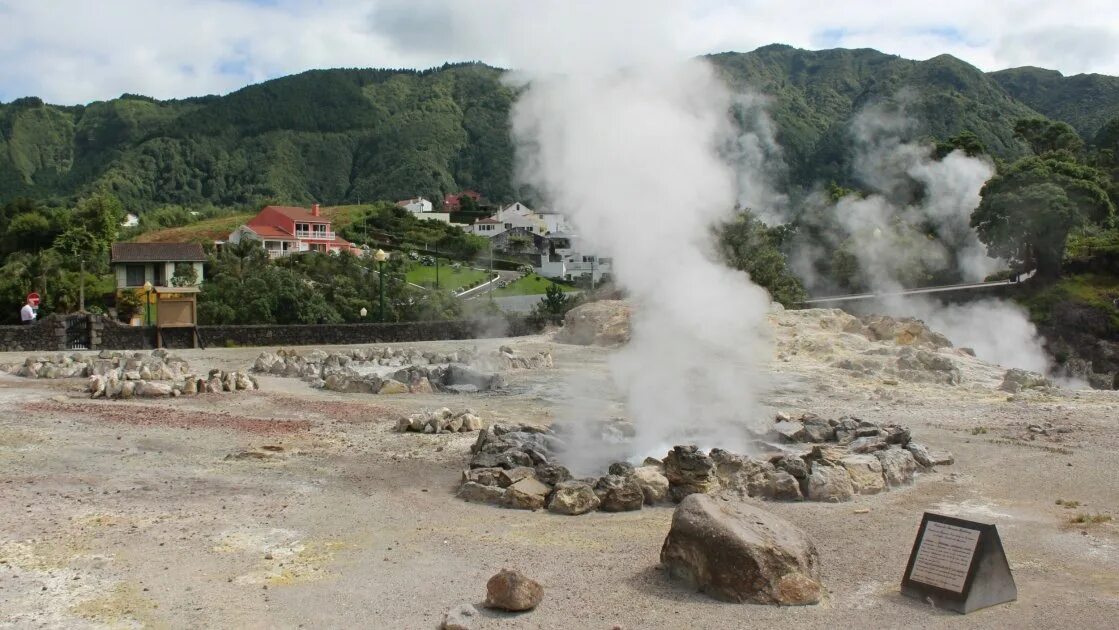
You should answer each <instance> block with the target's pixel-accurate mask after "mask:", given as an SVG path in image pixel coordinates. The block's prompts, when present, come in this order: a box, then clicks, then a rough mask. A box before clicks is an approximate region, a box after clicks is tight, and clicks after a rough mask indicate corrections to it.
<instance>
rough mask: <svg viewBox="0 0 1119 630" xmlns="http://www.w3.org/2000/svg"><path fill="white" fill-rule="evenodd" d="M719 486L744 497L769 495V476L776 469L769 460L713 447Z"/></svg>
mask: <svg viewBox="0 0 1119 630" xmlns="http://www.w3.org/2000/svg"><path fill="white" fill-rule="evenodd" d="M711 459H712V460H713V461H714V462H715V476H716V477H717V478H718V480H719V488H720V489H722V490H726V491H729V492H733V493H735V494H737V495H738V496H739V497H740V498H743V497H748V496H750V497H758V496H761V497H768V496H770V495H771V494H772V488H771V487H770V479H769V477H768V476H767V475H768V474H769V473H772V472H773V471H774V470H775V469H774V467H773V464H770V463H769V462H759V461H757V460H754V459H751V458H750V457H748V456H745V455H736V454H734V453H731V452H728V451H724V450H723V449H721V448H713V449H711Z"/></svg>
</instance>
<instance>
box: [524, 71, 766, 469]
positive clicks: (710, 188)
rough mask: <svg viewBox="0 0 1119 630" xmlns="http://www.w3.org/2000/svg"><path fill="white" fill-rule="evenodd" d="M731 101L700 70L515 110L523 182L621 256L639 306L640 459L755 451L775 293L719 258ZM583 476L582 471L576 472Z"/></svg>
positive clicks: (578, 86) (634, 362)
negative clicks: (716, 233) (677, 450)
mask: <svg viewBox="0 0 1119 630" xmlns="http://www.w3.org/2000/svg"><path fill="white" fill-rule="evenodd" d="M731 104H732V97H731V95H730V94H729V93H728V91H727V89H726V88H725V87H724V85H723V84H722V83H721V82H720V81H719V80H718V79H717V78H716V76H715V74H714V73H713V71H712V70H711V68H710V67H709V66H708V65H707V64H706V63H704V62H702V61H699V60H687V61H676V62H669V63H663V62H662V63H651V64H645V65H641V66H631V67H628V68H626V69H624V70H621V71H616V72H612V73H608V74H603V73H595V72H587V73H582V74H568V75H564V76H558V77H557V76H549V77H536V78H534V79H533V80H532V81H531V83H529V84H528V85H527V89H526V90H525V92H524V93H523V95H522V96H521V98H520V99H519V100H518V102H517V103H516V105H515V106H514V109H513V114H512V117H513V133H514V136H515V137H516V138H517V140H518V148H519V152H518V164H519V168H520V175H521V177H522V179H523V181H524V182H525V183H527V184H529V185H531V186H532V187H533V188H534V189H536V190H537V191H539V192H540V193H542V195H543V196H544V197H545V199H546V200H547V203H548V204H549V206H551V207H553V208H555V209H556V210H558V211H559V212H562V213H564V214H566V215H568V216H569V217H570V218H571V219H572V220H573V222H574V223H575V225H576V227H577V229H578V233H579V235H580V237H581V241H582V242H583V243H585V244H586V245H588V246H589V248H590V249H591V250H593V251H596V252H598V253H600V255H606V256H612V257H613V259H614V263H613V264H614V277H615V279H616V281H617V282H618V283H619V284H620V285H621V286H623V287H624V288H625V289H626V290H627V291H628V292H629V294H630V296H631V301H632V302H633V304H634V316H633V322H632V326H633V330H632V339H631V341H630V343H629V344H628V345H627V346H626V347H625V348H624V349H623V350H622V351H620V352H619V353H618V354H617V355H615V356H614V357H613V359H612V363H611V368H612V372H613V375H614V377H615V379H616V381H617V383H618V385H619V386H620V388H621V390H622V392H623V394H624V396H625V399H626V404H627V411H628V413H629V415H630V416H631V417H632V419H633V420H634V422H635V424H636V427H637V438H636V445H635V449H634V452H633V453H632V455H646V454H653V453H656V454H659V455H663V450H664V449H667V448H668V447H671V445H673V444H678V443H684V442H692V443H698V444H701V445H703V446H706V447H710V446H715V445H721V446H724V447H728V448H735V449H737V450H740V451H745V450H746V448H747V445H746V435H745V433H744V432H739V433H735V432H734V431H733V430H732V429H731V427H735V426H738V427H743V425H744V421H749V420H752V419H754V418H756V417H757V416H756V415H755V413H754V411H755V406H756V389H757V378H758V376H757V372H756V370H755V369H754V363H755V357H757V356H758V355H759V348H758V341H757V339H758V337H759V335H758V330H759V326H760V325H761V324H762V322H763V319H764V316H765V313H766V311H767V309H768V305H769V299H768V295H767V294H766V292H765V291H764V290H763V289H761V288H760V287H758V286H756V285H754V284H752V283H750V281H749V279H748V277H747V276H746V275H745V274H744V273H742V272H738V271H734V270H731V269H729V268H727V267H726V266H724V265H723V264H721V263H719V262H717V261H716V260H715V259H714V258H713V257H712V254H711V252H712V243H711V238H712V237H711V227H712V226H713V225H714V224H716V223H718V222H720V221H723V220H726V219H727V218H729V216H730V215H731V213H732V212H733V208H734V205H735V198H736V192H737V181H736V176H735V172H734V169H732V168H731V167H730V166H729V165H728V163H727V162H726V160H725V159H724V158H723V157H721V155H720V152H721V150H722V148H723V147H725V146H727V144H728V142H731V141H733V139H734V138H735V134H736V131H735V129H734V127H733V125H732V124H731V122H730V119H729V118H728V111H729V110H730V107H731ZM572 463H574V464H576V466H577V465H578V464H577V462H572Z"/></svg>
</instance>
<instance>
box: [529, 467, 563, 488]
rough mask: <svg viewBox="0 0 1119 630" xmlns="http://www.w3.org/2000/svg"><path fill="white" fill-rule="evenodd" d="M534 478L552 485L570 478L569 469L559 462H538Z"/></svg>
mask: <svg viewBox="0 0 1119 630" xmlns="http://www.w3.org/2000/svg"><path fill="white" fill-rule="evenodd" d="M536 478H537V479H539V480H540V481H541V482H542V483H546V484H548V485H549V486H554V485H556V484H558V483H561V482H564V481H568V480H570V479H571V471H569V470H567V468H566V467H564V466H560V465H559V464H538V465H537V466H536Z"/></svg>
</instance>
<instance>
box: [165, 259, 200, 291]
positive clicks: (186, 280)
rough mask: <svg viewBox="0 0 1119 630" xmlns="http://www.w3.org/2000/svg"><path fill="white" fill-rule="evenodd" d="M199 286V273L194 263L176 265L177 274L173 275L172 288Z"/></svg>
mask: <svg viewBox="0 0 1119 630" xmlns="http://www.w3.org/2000/svg"><path fill="white" fill-rule="evenodd" d="M196 284H198V271H197V270H195V268H194V263H188V262H186V263H175V273H173V274H172V275H171V286H173V287H192V286H194V285H196Z"/></svg>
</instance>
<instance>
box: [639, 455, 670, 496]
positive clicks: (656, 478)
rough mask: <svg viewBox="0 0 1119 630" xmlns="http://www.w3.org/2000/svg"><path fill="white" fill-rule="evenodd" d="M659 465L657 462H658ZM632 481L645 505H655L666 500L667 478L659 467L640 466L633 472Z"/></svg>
mask: <svg viewBox="0 0 1119 630" xmlns="http://www.w3.org/2000/svg"><path fill="white" fill-rule="evenodd" d="M658 463H659V461H658ZM633 479H634V481H636V482H637V485H638V486H639V487H640V488H641V493H642V494H643V495H644V496H645V504H646V505H655V504H657V503H660V502H661V501H664V500H665V499H667V498H668V477H665V476H664V474H663V473H662V472H661V467H660V466H656V465H653V466H641V467H640V468H635V469H634V470H633Z"/></svg>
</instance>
